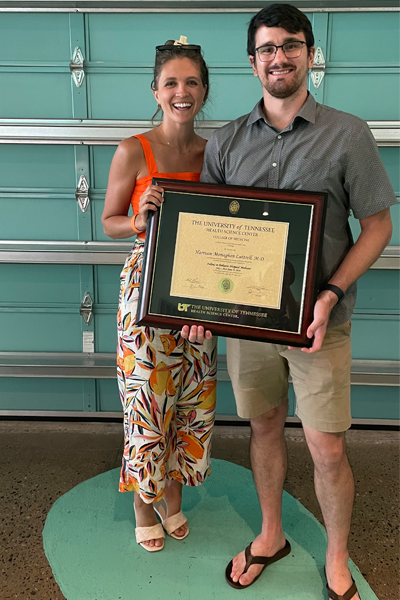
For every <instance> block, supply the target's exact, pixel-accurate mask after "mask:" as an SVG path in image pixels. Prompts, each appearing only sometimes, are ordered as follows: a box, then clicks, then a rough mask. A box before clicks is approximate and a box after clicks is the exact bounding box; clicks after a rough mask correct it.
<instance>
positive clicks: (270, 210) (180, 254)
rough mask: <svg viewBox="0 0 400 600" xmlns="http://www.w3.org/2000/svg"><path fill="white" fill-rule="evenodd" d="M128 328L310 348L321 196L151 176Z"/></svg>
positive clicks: (322, 209)
mask: <svg viewBox="0 0 400 600" xmlns="http://www.w3.org/2000/svg"><path fill="white" fill-rule="evenodd" d="M153 184H154V185H160V186H161V187H162V188H163V189H164V203H163V204H162V206H161V208H160V210H159V211H156V212H154V213H152V214H151V215H150V218H149V223H148V230H147V235H146V243H145V249H144V259H143V269H142V280H141V285H140V292H139V302H138V311H137V323H138V324H139V325H152V326H154V327H162V328H163V329H180V328H181V327H182V326H183V325H185V324H187V325H203V326H204V328H205V329H210V330H211V331H212V333H213V335H224V336H228V337H237V338H245V339H251V340H256V341H264V342H272V343H276V344H284V345H291V346H299V347H310V346H311V343H312V340H309V339H308V338H307V335H306V332H307V328H308V326H309V325H310V323H311V322H312V319H313V308H314V303H315V299H316V295H317V293H318V270H319V257H320V250H321V245H322V235H323V229H324V220H325V210H326V194H325V193H322V192H321V193H319V192H305V191H289V190H275V189H264V188H255V187H240V186H232V185H214V184H209V183H197V182H188V181H180V180H179V181H178V180H170V179H161V178H154V179H153Z"/></svg>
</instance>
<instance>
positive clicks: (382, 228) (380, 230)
mask: <svg viewBox="0 0 400 600" xmlns="http://www.w3.org/2000/svg"><path fill="white" fill-rule="evenodd" d="M360 225H361V233H360V235H359V238H358V240H357V241H356V243H355V244H354V246H353V247H352V248H351V249H350V251H349V253H348V254H347V256H346V257H345V259H344V260H343V262H342V264H341V265H340V267H339V268H338V270H337V271H336V273H335V274H334V275H333V276H332V277H331V279H330V280H329V283H332V284H334V285H337V286H338V287H340V289H342V290H343V291H344V292H345V291H346V290H347V288H348V287H350V285H351V284H352V283H354V282H355V281H356V280H357V279H359V278H360V277H361V275H363V274H364V273H365V272H366V271H367V270H368V269H369V268H370V267H371V266H372V265H373V264H374V262H375V261H376V260H377V259H378V258H379V256H380V255H381V253H382V250H383V249H384V248H386V246H387V245H388V243H389V242H390V238H391V236H392V220H391V218H390V209H389V208H385V209H384V210H381V211H379V212H377V213H375V214H374V215H371V216H369V217H365V218H364V219H360ZM337 301H338V297H337V296H336V294H334V293H333V292H331V291H329V290H324V291H323V292H321V293H320V294H319V295H318V297H317V302H316V303H315V307H314V320H313V322H312V323H311V325H310V326H309V328H308V330H307V337H309V338H312V337H313V336H315V337H314V342H313V345H312V347H311V348H302V351H303V352H307V353H308V354H312V353H313V352H317V350H319V349H320V348H321V346H322V342H323V341H324V337H325V333H326V329H327V327H328V321H329V316H330V314H331V311H332V309H333V307H334V306H335V304H337Z"/></svg>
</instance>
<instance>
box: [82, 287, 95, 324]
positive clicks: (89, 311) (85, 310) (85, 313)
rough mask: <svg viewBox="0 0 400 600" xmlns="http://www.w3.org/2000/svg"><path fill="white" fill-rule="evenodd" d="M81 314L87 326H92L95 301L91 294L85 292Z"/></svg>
mask: <svg viewBox="0 0 400 600" xmlns="http://www.w3.org/2000/svg"><path fill="white" fill-rule="evenodd" d="M79 314H80V315H81V317H82V319H83V320H84V321H85V323H86V325H90V323H91V321H92V319H93V300H92V297H91V295H90V294H89V292H85V295H84V296H83V300H82V303H81V307H80V309H79Z"/></svg>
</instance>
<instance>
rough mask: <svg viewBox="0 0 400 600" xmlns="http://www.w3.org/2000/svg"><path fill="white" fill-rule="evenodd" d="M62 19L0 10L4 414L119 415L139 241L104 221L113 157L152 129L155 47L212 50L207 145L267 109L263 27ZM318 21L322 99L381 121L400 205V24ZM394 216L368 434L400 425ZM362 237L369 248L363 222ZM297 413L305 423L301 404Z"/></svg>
mask: <svg viewBox="0 0 400 600" xmlns="http://www.w3.org/2000/svg"><path fill="white" fill-rule="evenodd" d="M65 4H66V5H68V3H65ZM78 4H79V3H78ZM212 4H213V3H210V6H211V5H212ZM324 4H325V5H327V4H328V3H324ZM349 4H350V3H349ZM215 6H217V3H215ZM64 10H65V12H59V13H58V12H46V11H44V9H43V12H32V13H29V12H18V11H15V12H1V7H0V85H1V86H2V89H7V94H2V95H1V96H0V142H1V143H0V214H1V219H0V238H1V241H0V281H1V287H0V331H1V335H0V414H3V415H4V414H13V415H17V414H27V413H29V412H30V411H35V414H52V413H53V412H55V413H56V414H81V415H83V414H87V413H88V412H96V413H98V414H99V415H103V416H108V415H110V414H116V413H119V412H120V401H119V397H118V391H117V385H116V380H115V358H114V355H115V347H116V324H115V317H116V309H117V298H118V287H119V272H120V270H121V266H122V264H123V262H124V257H125V255H126V254H127V252H128V251H129V247H130V245H131V244H132V242H133V238H132V240H131V241H127V240H124V241H120V242H118V241H116V242H111V241H110V240H109V239H108V238H106V236H105V235H104V233H103V230H102V226H101V220H100V219H101V213H102V209H103V203H104V197H105V190H106V186H107V177H108V170H109V166H110V162H111V159H112V156H113V154H114V151H115V147H116V144H117V143H118V141H119V140H121V139H123V138H124V137H127V136H128V135H133V134H135V133H139V132H141V131H144V130H145V129H148V128H149V127H150V123H149V119H150V117H151V115H152V114H153V112H154V110H155V103H154V99H153V96H152V93H151V90H150V82H151V79H152V69H151V67H152V61H153V55H154V46H155V45H156V44H159V43H163V42H164V41H165V39H166V38H167V37H168V38H175V39H177V38H179V36H180V35H181V34H184V35H187V36H188V38H189V41H194V42H198V43H200V44H201V45H202V47H203V49H204V54H205V58H206V61H207V62H208V64H209V66H210V71H211V96H210V99H211V101H210V103H209V105H208V106H207V108H206V110H205V111H204V115H203V121H201V122H199V130H200V131H202V132H203V135H205V136H206V137H207V135H209V133H210V132H211V131H212V130H213V129H214V128H215V127H218V126H220V125H221V124H222V123H223V122H226V121H228V120H230V119H233V118H235V117H237V116H239V115H240V114H243V113H246V112H249V111H250V110H251V108H252V107H253V105H254V104H255V102H256V101H257V100H258V98H259V97H260V88H259V83H258V80H257V79H256V78H254V77H253V74H252V71H251V69H250V67H249V64H248V60H247V56H246V52H245V44H246V28H247V23H248V21H249V20H250V18H251V17H252V14H253V13H250V12H247V13H246V12H235V11H233V10H232V11H230V10H229V9H226V10H224V11H222V10H220V9H218V8H214V9H213V8H210V9H209V12H205V11H201V10H200V9H199V11H198V12H197V13H193V12H191V13H185V12H182V11H181V12H170V13H157V12H156V11H154V12H146V10H145V9H143V10H142V12H140V11H139V10H137V11H136V12H117V11H112V10H111V9H108V12H104V11H102V10H100V9H99V10H98V12H96V8H95V7H94V8H93V10H92V11H91V12H87V13H85V12H84V9H82V10H81V11H80V12H73V9H72V8H71V9H68V8H65V9H64ZM308 16H309V18H310V20H311V21H312V23H313V27H314V33H315V38H316V46H317V48H318V50H317V55H316V61H315V65H314V68H313V70H312V73H311V74H310V79H309V89H310V91H311V93H312V94H313V95H314V96H315V98H316V99H317V101H319V102H321V103H324V104H328V105H330V106H333V107H335V108H339V109H341V110H345V111H349V112H352V113H354V114H357V115H358V116H360V117H361V118H363V119H365V120H367V121H368V122H369V125H370V127H371V129H372V131H373V134H374V136H375V138H376V140H377V142H378V144H379V146H380V153H381V156H382V159H383V161H384V164H385V166H386V168H387V171H388V173H389V176H390V178H391V181H392V184H393V187H394V189H395V192H396V195H397V197H398V198H399V197H400V182H399V161H400V156H399V144H400V115H399V104H400V102H399V100H400V99H399V70H400V67H399V64H400V60H399V50H398V47H397V42H396V40H397V39H398V35H399V20H398V18H397V17H398V9H393V8H392V9H391V10H381V11H375V12H371V11H365V12H364V11H363V10H360V9H359V10H357V11H352V10H347V11H343V12H338V11H329V5H328V7H327V8H326V9H321V10H318V11H316V12H312V11H310V12H309V13H308ZM395 17H396V18H395ZM16 32H18V35H17V34H16ZM392 215H393V222H394V234H393V238H392V241H391V243H390V246H389V247H388V248H387V249H386V250H385V252H384V254H383V255H382V257H381V258H380V259H379V260H378V261H377V263H376V264H375V265H374V266H373V268H371V269H370V270H369V271H368V272H367V273H366V274H365V275H364V276H363V277H362V279H361V280H360V282H359V296H358V301H357V306H356V310H355V314H354V318H353V369H352V371H353V374H352V382H353V386H352V398H353V415H354V417H355V419H356V420H358V421H360V422H364V421H368V422H380V423H394V422H397V420H398V419H399V403H398V385H399V379H398V365H399V360H400V356H399V343H398V340H399V246H400V239H399V238H400V233H399V226H398V223H399V206H398V205H396V206H395V207H393V210H392ZM351 227H352V230H353V233H354V235H355V236H357V235H358V233H359V226H358V222H357V221H355V220H354V219H353V220H352V221H351ZM219 356H220V369H219V383H218V416H219V417H220V418H224V419H232V418H235V414H236V413H235V405H234V399H233V394H232V389H231V385H230V382H229V377H228V375H227V372H226V362H225V340H224V339H220V340H219ZM290 400H291V404H290V418H291V419H293V418H294V398H293V394H291V399H290Z"/></svg>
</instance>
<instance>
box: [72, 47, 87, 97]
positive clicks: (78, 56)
mask: <svg viewBox="0 0 400 600" xmlns="http://www.w3.org/2000/svg"><path fill="white" fill-rule="evenodd" d="M83 62H84V58H83V54H82V50H81V49H80V48H79V46H76V48H75V50H74V53H73V55H72V58H71V62H70V63H69V68H70V71H71V75H72V79H73V80H74V83H75V85H76V87H81V85H82V83H83V80H84V77H85V71H84V70H83Z"/></svg>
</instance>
